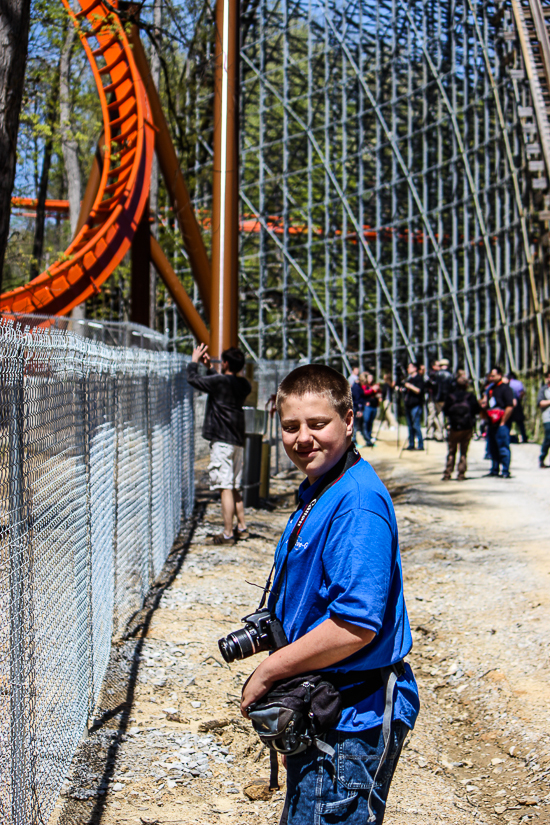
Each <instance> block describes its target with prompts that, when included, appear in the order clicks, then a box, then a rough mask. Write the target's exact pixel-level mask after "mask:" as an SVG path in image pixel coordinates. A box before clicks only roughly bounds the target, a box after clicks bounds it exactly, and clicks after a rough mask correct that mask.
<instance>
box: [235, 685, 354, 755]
mask: <svg viewBox="0 0 550 825" xmlns="http://www.w3.org/2000/svg"><path fill="white" fill-rule="evenodd" d="M341 713H342V696H341V694H340V692H339V691H338V690H337V689H336V688H335V687H334V685H332V684H331V683H330V682H327V681H326V680H325V679H323V677H322V676H320V675H319V674H309V675H303V676H296V677H294V678H293V679H285V680H283V681H280V682H276V683H275V685H274V686H273V687H272V688H271V690H270V691H269V692H268V693H267V694H266V695H265V696H264V697H262V699H260V700H259V701H257V702H254V703H253V704H252V705H251V706H250V708H249V709H248V716H249V717H250V720H251V721H252V725H253V726H254V730H255V731H256V733H257V734H258V736H259V737H260V739H261V741H262V742H263V743H264V745H267V747H268V748H269V749H270V750H273V751H277V752H278V753H283V754H286V755H289V754H296V753H300V752H301V751H303V750H305V749H306V748H307V747H309V745H311V744H315V745H316V746H317V747H318V748H319V749H320V750H322V751H325V750H326V751H327V752H328V751H329V750H332V748H330V749H329V748H328V746H327V745H326V744H325V743H324V742H323V741H322V740H320V739H318V737H319V736H320V735H322V734H323V733H326V731H328V730H330V729H331V728H333V727H334V726H335V725H337V724H338V721H339V719H340V716H341Z"/></svg>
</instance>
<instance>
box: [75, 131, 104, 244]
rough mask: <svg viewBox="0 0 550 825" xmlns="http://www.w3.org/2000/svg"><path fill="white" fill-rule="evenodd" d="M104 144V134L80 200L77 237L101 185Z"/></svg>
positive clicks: (99, 142) (98, 144) (100, 139)
mask: <svg viewBox="0 0 550 825" xmlns="http://www.w3.org/2000/svg"><path fill="white" fill-rule="evenodd" d="M104 143H105V133H102V135H101V137H100V138H99V140H98V143H97V149H96V152H95V155H94V160H93V163H92V168H91V169H90V174H89V177H88V183H87V184H86V189H85V190H84V197H83V198H82V203H81V204H80V214H79V216H78V223H77V225H76V232H75V236H76V235H78V233H79V232H80V230H81V229H82V227H83V226H84V224H85V223H86V221H87V220H88V215H89V214H90V212H91V211H92V206H93V205H94V201H95V199H96V195H97V193H98V191H99V185H100V183H101V174H102V172H103V144H104Z"/></svg>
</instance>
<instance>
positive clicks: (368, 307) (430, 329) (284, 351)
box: [241, 0, 548, 375]
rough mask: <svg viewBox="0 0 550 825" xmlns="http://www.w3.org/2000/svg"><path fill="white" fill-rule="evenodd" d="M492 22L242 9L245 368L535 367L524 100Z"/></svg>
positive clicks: (436, 11) (458, 11)
mask: <svg viewBox="0 0 550 825" xmlns="http://www.w3.org/2000/svg"><path fill="white" fill-rule="evenodd" d="M497 12H498V8H497V7H494V6H491V5H490V4H483V5H482V4H479V5H477V6H475V5H474V4H473V3H470V2H469V0H465V2H450V3H447V4H440V3H435V2H431V0H430V1H429V2H417V3H406V2H402V1H401V0H390V1H389V2H380V1H379V2H378V3H376V4H372V3H367V2H363V0H352V1H351V2H346V3H342V2H338V3H335V2H326V3H323V2H316V1H315V0H310V1H309V2H297V3H296V2H295V3H292V2H289V0H281V1H280V2H273V0H260V2H259V4H258V7H257V11H256V16H255V20H254V24H253V26H252V28H251V30H250V31H249V33H248V37H247V40H246V42H245V45H244V48H243V51H242V75H243V85H242V129H243V135H242V170H243V178H242V193H241V194H242V203H243V213H248V215H245V217H247V218H248V219H249V220H250V219H254V220H256V221H257V223H258V226H257V227H256V230H257V231H255V232H246V233H242V245H241V250H242V259H241V261H242V281H243V288H244V290H245V292H246V295H247V299H248V300H246V301H245V304H244V312H243V315H244V318H243V320H244V324H243V327H242V334H243V335H244V336H245V337H246V340H247V342H248V343H249V345H250V347H251V349H253V350H254V351H255V352H256V353H257V355H258V356H259V357H265V356H266V355H267V356H268V357H269V356H270V355H271V352H272V351H273V350H275V351H277V352H280V353H281V355H282V357H283V358H286V357H289V356H290V357H296V356H298V357H306V358H307V359H309V360H311V359H322V360H327V361H338V360H340V361H341V360H343V359H344V356H347V358H348V359H351V358H354V360H358V361H360V362H362V363H365V362H366V363H368V364H371V365H375V366H376V368H377V371H380V368H381V367H382V366H383V365H386V366H389V364H391V362H392V361H393V360H395V359H396V358H407V357H411V356H414V357H415V358H418V359H422V360H424V361H427V360H428V359H429V358H430V357H433V356H440V357H441V356H442V355H443V354H446V355H448V356H450V357H451V358H452V361H453V364H454V365H455V366H458V365H461V364H465V365H466V366H467V367H468V369H469V371H470V372H471V373H472V374H474V375H480V374H481V373H483V372H484V371H485V370H486V369H487V368H488V367H489V365H490V363H491V362H492V361H495V360H497V361H498V360H502V361H504V362H505V363H506V364H507V365H508V366H509V367H511V368H518V369H520V370H521V371H528V370H530V369H532V368H533V367H535V366H536V363H537V360H538V358H539V356H538V347H539V340H540V337H539V336H538V331H537V321H538V323H539V325H540V326H542V322H541V317H540V314H539V317H538V318H537V313H536V311H535V307H538V306H539V305H540V303H541V298H543V297H544V290H545V288H546V285H545V284H544V283H543V277H542V271H541V270H542V267H541V266H538V265H537V262H536V261H535V262H534V263H533V260H532V258H533V250H532V245H533V240H534V239H533V226H529V225H527V222H526V220H525V219H524V220H523V221H522V216H523V215H524V214H527V215H528V214H529V209H530V208H531V205H532V196H531V190H532V187H531V184H530V183H529V180H528V175H527V174H526V170H527V154H526V138H525V137H524V133H523V132H522V130H521V129H520V128H519V126H520V123H519V121H518V107H519V106H521V105H522V104H523V105H525V104H526V103H528V101H526V100H523V98H524V97H525V96H526V95H527V94H528V92H527V90H525V91H522V88H521V84H520V85H518V81H517V80H515V79H514V78H513V76H512V75H513V73H512V75H511V73H510V72H509V71H508V70H507V69H506V67H505V63H506V62H507V59H508V62H509V63H511V61H510V59H509V54H510V49H509V44H508V43H507V40H510V39H511V38H505V37H503V36H502V34H503V32H504V27H503V26H501V27H500V30H497V28H496V26H495V15H496V14H497ZM501 17H502V15H501ZM516 74H517V72H516ZM535 228H536V229H537V230H538V221H537V222H536V223H535ZM255 294H257V300H254V295H255ZM546 327H547V320H546ZM547 334H548V331H547V329H546V336H547Z"/></svg>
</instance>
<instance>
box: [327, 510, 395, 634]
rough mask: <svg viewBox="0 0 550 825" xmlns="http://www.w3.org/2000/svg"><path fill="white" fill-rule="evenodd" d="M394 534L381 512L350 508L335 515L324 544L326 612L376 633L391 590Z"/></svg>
mask: <svg viewBox="0 0 550 825" xmlns="http://www.w3.org/2000/svg"><path fill="white" fill-rule="evenodd" d="M393 547H394V535H393V531H392V528H391V527H390V524H389V523H388V522H387V521H386V519H385V518H383V517H382V516H380V515H378V514H377V513H374V512H372V511H370V510H362V509H354V510H350V511H349V512H347V513H345V514H344V515H342V516H339V517H338V518H336V519H335V520H334V521H333V523H332V525H331V528H330V533H329V535H328V538H327V542H326V545H325V548H324V550H323V568H324V575H325V584H326V587H327V591H328V601H329V606H328V608H329V612H330V615H331V616H333V617H338V618H339V619H343V620H344V621H349V622H350V623H351V624H356V625H359V626H360V627H365V628H368V629H369V630H373V631H374V632H375V633H378V632H379V631H380V629H381V627H382V623H383V621H384V613H385V612H386V606H387V602H388V595H389V592H390V582H391V577H392V565H393V557H394V553H393Z"/></svg>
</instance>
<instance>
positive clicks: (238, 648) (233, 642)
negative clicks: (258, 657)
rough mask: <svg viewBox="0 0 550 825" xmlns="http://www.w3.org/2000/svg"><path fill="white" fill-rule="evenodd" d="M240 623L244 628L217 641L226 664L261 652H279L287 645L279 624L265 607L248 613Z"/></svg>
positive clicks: (275, 617)
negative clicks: (242, 623)
mask: <svg viewBox="0 0 550 825" xmlns="http://www.w3.org/2000/svg"><path fill="white" fill-rule="evenodd" d="M242 621H243V622H244V627H242V628H240V629H239V630H234V631H233V632H232V633H228V634H227V636H225V637H224V638H223V639H220V640H219V641H218V646H219V648H220V652H221V654H222V656H223V658H224V659H225V661H226V662H228V663H229V662H234V661H235V659H248V657H249V656H253V655H254V653H260V651H262V650H279V648H281V647H285V646H286V645H287V644H288V639H287V638H286V634H285V631H284V629H283V626H282V624H281V622H280V621H279V619H278V618H277V616H275V614H274V613H272V612H271V611H270V610H268V609H267V607H262V608H259V609H258V610H256V612H255V613H250V615H248V616H245V617H244V618H243V620H242Z"/></svg>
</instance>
